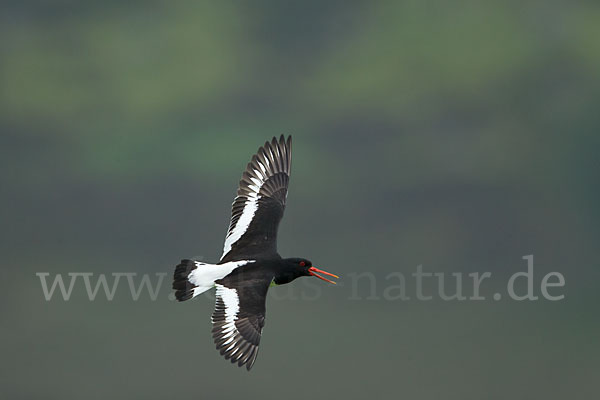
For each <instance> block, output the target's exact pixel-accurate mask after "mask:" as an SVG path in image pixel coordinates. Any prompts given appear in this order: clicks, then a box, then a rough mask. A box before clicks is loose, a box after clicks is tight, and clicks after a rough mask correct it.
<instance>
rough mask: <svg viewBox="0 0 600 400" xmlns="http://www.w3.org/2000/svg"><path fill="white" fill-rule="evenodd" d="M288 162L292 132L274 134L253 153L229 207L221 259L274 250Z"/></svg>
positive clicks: (289, 163)
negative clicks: (229, 218) (287, 134)
mask: <svg viewBox="0 0 600 400" xmlns="http://www.w3.org/2000/svg"><path fill="white" fill-rule="evenodd" d="M291 165H292V137H291V136H289V137H288V138H287V140H285V138H284V137H283V135H281V137H280V138H279V140H277V139H276V138H273V140H272V141H271V142H266V143H265V145H264V146H262V147H260V148H259V149H258V152H257V153H256V154H255V155H254V156H253V157H252V160H251V161H250V163H249V164H248V166H247V168H246V171H244V174H243V175H242V180H241V181H240V185H239V188H238V191H237V197H236V198H235V200H234V201H233V204H232V207H231V222H230V224H229V229H228V231H227V236H226V238H225V245H224V246H223V255H222V256H221V261H220V262H221V263H223V262H228V261H236V260H242V259H249V258H252V257H253V256H256V255H259V254H260V255H263V256H265V255H270V254H276V253H277V228H278V226H279V221H281V218H282V217H283V210H284V209H285V200H286V197H287V191H288V182H289V178H290V169H291Z"/></svg>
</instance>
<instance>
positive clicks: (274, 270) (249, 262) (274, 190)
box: [173, 136, 337, 370]
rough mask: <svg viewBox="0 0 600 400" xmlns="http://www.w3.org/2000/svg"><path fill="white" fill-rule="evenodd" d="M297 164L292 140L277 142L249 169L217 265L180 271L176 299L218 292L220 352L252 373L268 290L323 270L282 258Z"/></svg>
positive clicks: (190, 264) (190, 265) (188, 265)
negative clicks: (280, 235) (280, 233)
mask: <svg viewBox="0 0 600 400" xmlns="http://www.w3.org/2000/svg"><path fill="white" fill-rule="evenodd" d="M291 161H292V138H291V136H290V137H288V139H287V140H285V139H284V137H283V136H281V137H280V138H279V140H277V139H275V138H273V140H272V141H271V142H266V143H265V144H264V146H262V147H260V148H259V149H258V152H257V153H256V154H255V155H254V156H253V157H252V160H251V161H250V163H249V164H248V166H247V167H246V170H245V171H244V173H243V175H242V179H241V181H240V184H239V188H238V191H237V196H236V198H235V200H234V201H233V204H232V212H231V222H230V224H229V229H228V231H227V235H226V238H225V244H224V246H223V255H222V257H221V260H220V261H219V262H218V263H217V264H208V263H204V262H200V261H194V260H182V261H181V263H180V264H179V265H177V267H176V268H175V274H174V279H173V289H175V296H176V298H177V300H179V301H184V300H188V299H191V298H193V297H195V296H197V295H199V294H200V293H203V292H205V291H207V290H209V289H211V288H213V287H216V289H217V290H216V304H215V311H214V313H213V315H212V324H213V330H212V333H213V339H214V342H215V344H216V347H217V350H219V351H220V353H221V354H222V355H223V356H224V357H225V358H226V359H229V360H231V362H232V363H237V364H238V366H240V367H241V366H243V365H245V366H246V368H247V369H248V370H250V369H251V368H252V366H253V365H254V362H255V361H256V356H257V355H258V349H259V345H260V339H261V334H262V329H263V327H264V325H265V310H266V306H265V304H266V297H267V291H268V289H269V286H270V285H271V284H278V285H279V284H286V283H289V282H291V281H293V280H294V279H296V278H298V277H300V276H315V277H318V278H320V279H323V280H325V281H327V282H331V283H334V282H332V281H330V280H328V279H326V278H324V277H322V276H320V275H318V274H317V273H322V274H325V275H329V276H333V277H336V278H337V276H336V275H333V274H330V273H328V272H325V271H322V270H320V269H318V268H316V267H314V266H312V263H311V262H310V261H309V260H307V259H304V258H286V259H283V258H281V256H280V255H279V254H278V253H277V228H278V226H279V222H280V221H281V218H282V217H283V212H284V209H285V203H286V199H287V191H288V183H289V178H290V170H291Z"/></svg>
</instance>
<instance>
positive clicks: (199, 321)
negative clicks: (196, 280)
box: [0, 1, 600, 400]
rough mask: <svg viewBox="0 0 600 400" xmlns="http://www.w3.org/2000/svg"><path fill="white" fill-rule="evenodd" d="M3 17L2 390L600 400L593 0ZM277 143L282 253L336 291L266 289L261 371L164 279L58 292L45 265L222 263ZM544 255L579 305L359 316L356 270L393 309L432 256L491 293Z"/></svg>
mask: <svg viewBox="0 0 600 400" xmlns="http://www.w3.org/2000/svg"><path fill="white" fill-rule="evenodd" d="M0 21H1V24H0V34H1V37H2V39H1V41H0V46H1V47H0V88H1V91H0V116H1V119H0V131H1V136H0V155H1V157H0V167H1V168H0V179H1V188H2V196H1V198H0V216H1V219H0V221H1V225H2V229H1V230H0V235H1V237H0V239H1V240H0V250H1V255H2V256H1V263H2V268H1V271H0V274H1V276H0V278H1V279H0V289H1V296H2V301H1V302H0V312H1V315H2V324H0V337H1V338H2V340H1V343H0V350H1V354H2V361H1V362H0V394H1V396H0V397H2V398H6V399H61V400H65V399H115V400H116V399H132V398H133V399H138V398H139V399H166V398H176V397H186V398H197V399H204V398H212V399H228V398H233V397H234V396H237V397H243V398H287V399H306V398H346V399H364V398H365V397H368V398H392V396H394V397H395V398H406V399H441V398H443V399H506V398H510V399H532V398H535V399H542V398H543V399H563V398H573V397H578V398H593V397H594V395H597V393H598V378H599V376H600V343H599V340H598V337H599V335H600V323H599V319H598V306H599V304H600V294H599V291H598V282H599V280H600V273H599V269H598V259H599V251H598V242H599V239H600V225H599V224H598V219H599V217H600V213H599V210H600V208H599V207H598V204H599V203H600V186H599V184H598V183H599V178H600V168H599V167H600V165H599V156H598V151H599V145H600V136H599V134H598V133H599V131H600V113H599V112H598V107H599V105H600V73H599V71H600V6H599V5H598V3H597V2H558V1H525V2H512V1H508V2H499V1H497V2H489V1H486V2H481V1H477V2H476V1H473V2H432V1H410V2H400V1H398V2H346V1H329V2H317V1H315V2H312V1H309V2H267V1H256V2H230V1H223V2H217V1H214V2H198V1H189V2H159V1H129V2H121V1H103V2H93V1H90V2H69V1H53V2H46V1H25V2H23V1H5V2H3V5H2V13H1V14H0ZM281 133H286V134H292V135H293V136H294V164H293V175H292V180H291V187H290V193H289V199H288V200H289V201H288V207H287V210H286V216H285V218H284V220H283V223H282V226H281V229H280V236H279V248H280V253H281V254H282V255H284V256H305V257H308V258H310V259H312V260H313V262H315V264H316V265H318V266H320V267H322V268H324V269H326V270H328V271H332V272H335V273H338V274H340V275H342V283H343V284H342V285H341V286H339V287H331V286H328V287H326V286H324V285H323V286H319V287H320V290H321V292H320V293H321V294H320V296H319V298H318V300H313V301H310V300H306V301H303V300H302V299H301V295H302V294H303V293H305V292H306V293H310V294H311V295H312V294H314V292H315V290H318V289H315V287H316V285H315V284H314V283H313V282H306V281H308V280H305V281H298V282H296V283H294V285H290V286H289V287H281V288H276V289H274V290H273V291H272V293H270V299H269V301H268V305H267V308H268V313H267V325H266V327H265V330H264V332H263V341H262V345H261V353H260V355H259V357H258V360H257V363H256V365H255V367H254V369H253V370H252V372H251V373H247V372H246V371H245V370H243V369H238V368H237V367H234V366H232V365H231V364H229V363H228V362H226V361H224V360H222V359H221V357H220V356H219V354H218V353H217V352H216V351H215V350H214V347H213V344H212V340H211V338H210V328H211V327H210V322H209V321H210V319H209V317H210V314H211V312H212V307H213V303H212V301H211V300H210V299H208V298H204V297H202V298H200V299H197V300H194V301H191V302H186V303H183V304H177V303H175V302H173V301H169V299H168V297H167V296H168V294H169V290H168V286H169V285H170V281H169V277H167V278H166V279H165V282H164V284H163V288H162V291H161V293H160V295H159V298H158V300H157V301H155V302H153V301H150V300H149V299H148V296H144V295H143V296H142V298H141V299H140V300H139V301H137V302H134V301H132V299H131V296H130V295H129V292H128V290H127V289H126V286H125V285H123V286H122V287H120V289H119V290H118V291H117V294H116V296H115V299H114V301H112V302H109V301H107V300H103V299H98V300H96V301H93V302H90V301H89V300H88V299H87V295H86V294H85V290H84V288H83V286H81V285H78V286H76V288H75V290H74V292H73V296H72V299H71V301H67V302H65V301H63V300H62V299H61V298H60V297H58V296H57V297H55V298H54V299H53V300H52V301H49V302H47V301H45V300H44V296H43V293H42V290H41V286H40V281H39V279H38V278H37V277H36V275H35V273H36V272H50V273H52V274H55V273H63V274H66V273H68V272H77V271H79V272H94V273H96V274H99V273H107V274H110V273H112V272H138V273H139V274H142V273H151V274H154V273H157V272H167V273H168V274H169V275H170V274H171V273H172V269H173V266H174V265H175V264H176V263H177V262H178V260H179V259H181V258H187V257H204V259H205V260H208V261H216V260H217V259H218V258H219V256H220V250H221V249H222V242H223V239H224V235H225V231H226V228H227V225H228V221H229V211H230V204H231V201H232V199H233V196H234V194H235V190H236V185H237V182H238V180H239V177H240V176H241V172H242V170H243V168H244V167H245V165H246V163H247V162H248V160H249V159H250V156H251V155H252V154H253V152H254V151H255V150H256V148H257V147H258V146H259V145H261V144H262V143H264V141H265V140H267V139H270V138H271V137H272V136H274V135H277V136H278V135H279V134H281ZM527 254H534V256H535V282H536V294H537V295H539V282H540V280H541V277H542V276H543V275H544V274H545V273H547V272H550V271H558V272H561V273H562V274H563V275H564V276H565V279H566V286H565V287H564V288H562V289H555V292H556V293H558V294H565V296H566V297H565V299H564V300H562V301H558V302H550V301H546V300H543V299H542V300H538V301H535V302H529V301H524V302H517V301H510V300H507V299H502V300H501V301H493V300H492V299H489V300H486V301H479V302H476V301H463V302H459V301H451V302H444V301H441V300H440V299H439V298H438V299H434V300H432V301H429V302H418V301H385V300H383V299H380V300H367V299H366V297H368V295H369V285H368V282H367V283H365V284H361V286H360V297H361V299H360V300H350V298H351V297H352V287H351V284H350V283H351V279H350V277H351V276H352V274H353V273H357V272H362V271H371V272H373V273H374V276H375V277H376V279H377V281H376V283H377V294H378V295H379V296H381V292H382V291H383V289H384V288H385V287H386V285H387V284H389V282H388V281H386V279H385V277H386V276H387V275H388V274H389V273H391V272H394V271H399V272H402V273H403V274H405V275H406V276H410V274H411V272H413V271H415V268H416V266H417V265H423V269H424V270H425V271H429V272H447V273H450V272H463V273H465V274H466V273H469V272H473V271H480V272H483V271H491V272H492V273H493V277H494V278H495V279H492V280H490V282H488V283H487V285H488V286H487V289H485V290H484V294H485V295H487V296H488V297H489V296H490V295H491V293H493V292H494V291H495V289H498V290H500V291H501V290H502V288H505V284H506V279H507V278H508V277H509V276H510V275H511V274H513V273H515V272H517V271H522V270H524V269H525V265H526V264H525V262H524V261H523V260H522V259H521V257H522V256H524V255H527ZM365 285H366V286H365ZM411 290H413V289H411V288H410V287H409V291H411ZM409 294H410V293H409ZM99 297H102V296H99Z"/></svg>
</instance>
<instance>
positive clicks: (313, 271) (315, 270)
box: [308, 267, 340, 285]
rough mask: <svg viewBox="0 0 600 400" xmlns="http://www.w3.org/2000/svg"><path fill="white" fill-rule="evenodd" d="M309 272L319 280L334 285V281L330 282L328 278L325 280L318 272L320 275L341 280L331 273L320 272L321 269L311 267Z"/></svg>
mask: <svg viewBox="0 0 600 400" xmlns="http://www.w3.org/2000/svg"><path fill="white" fill-rule="evenodd" d="M308 272H309V273H310V274H311V275H312V276H316V277H317V278H319V279H322V280H324V281H325V282H329V283H333V284H334V285H335V282H334V281H330V280H329V279H327V278H323V277H322V276H321V275H317V272H319V273H321V274H323V275H328V276H333V277H334V278H338V279H339V278H340V277H339V276H337V275H334V274H331V273H329V272H327V271H323V270H320V269H319V268H317V267H310V268H309V269H308Z"/></svg>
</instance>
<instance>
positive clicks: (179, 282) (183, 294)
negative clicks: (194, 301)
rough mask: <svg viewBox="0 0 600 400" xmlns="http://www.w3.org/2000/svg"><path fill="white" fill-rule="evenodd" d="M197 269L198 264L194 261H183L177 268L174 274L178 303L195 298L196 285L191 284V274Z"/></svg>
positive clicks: (174, 286)
mask: <svg viewBox="0 0 600 400" xmlns="http://www.w3.org/2000/svg"><path fill="white" fill-rule="evenodd" d="M196 268H197V265H196V262H195V261H193V260H181V262H180V263H179V265H177V266H176V267H175V273H174V274H173V289H174V290H175V298H176V299H177V300H178V301H185V300H189V299H191V298H192V297H194V296H195V294H197V293H194V291H195V289H196V287H197V286H196V285H194V284H193V283H191V282H190V279H189V277H190V274H191V273H192V271H194V270H195V269H196Z"/></svg>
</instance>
